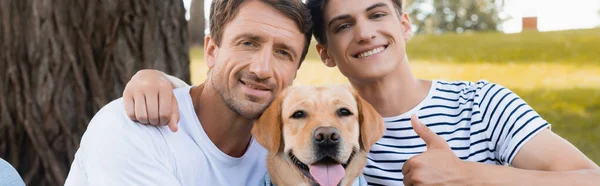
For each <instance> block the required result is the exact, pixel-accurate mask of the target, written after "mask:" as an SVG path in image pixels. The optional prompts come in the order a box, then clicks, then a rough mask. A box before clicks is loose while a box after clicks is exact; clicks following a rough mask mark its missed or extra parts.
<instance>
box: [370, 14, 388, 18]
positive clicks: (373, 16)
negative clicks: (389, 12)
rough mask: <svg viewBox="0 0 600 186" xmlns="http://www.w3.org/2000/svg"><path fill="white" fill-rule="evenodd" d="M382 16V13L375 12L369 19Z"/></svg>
mask: <svg viewBox="0 0 600 186" xmlns="http://www.w3.org/2000/svg"><path fill="white" fill-rule="evenodd" d="M383 16H386V15H385V14H384V13H377V14H373V15H372V16H371V19H377V18H381V17H383Z"/></svg>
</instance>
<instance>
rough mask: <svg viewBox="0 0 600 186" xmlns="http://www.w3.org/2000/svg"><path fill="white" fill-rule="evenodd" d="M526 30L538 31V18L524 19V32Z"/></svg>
mask: <svg viewBox="0 0 600 186" xmlns="http://www.w3.org/2000/svg"><path fill="white" fill-rule="evenodd" d="M525 30H533V31H537V30H538V28H537V17H523V31H525Z"/></svg>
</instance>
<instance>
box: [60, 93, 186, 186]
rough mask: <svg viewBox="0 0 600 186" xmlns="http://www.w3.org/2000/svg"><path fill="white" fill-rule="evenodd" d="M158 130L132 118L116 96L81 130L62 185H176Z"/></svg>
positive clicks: (165, 147)
mask: <svg viewBox="0 0 600 186" xmlns="http://www.w3.org/2000/svg"><path fill="white" fill-rule="evenodd" d="M160 130H166V129H165V128H156V127H153V126H146V125H140V124H137V123H134V122H132V121H131V120H130V119H129V118H128V117H127V116H126V115H125V113H124V109H123V103H122V102H121V100H116V101H113V102H111V103H109V104H108V105H106V106H105V107H104V108H102V109H101V110H100V111H99V112H98V113H97V114H96V116H94V118H93V119H92V120H91V122H90V124H89V125H88V129H87V130H86V132H85V133H84V135H83V137H82V140H81V144H80V147H79V149H78V150H77V153H76V154H75V159H74V161H73V163H72V165H71V170H70V172H69V176H68V178H67V180H66V183H65V185H157V186H158V185H180V183H179V181H178V179H177V178H176V176H175V174H174V167H173V166H172V162H170V161H171V160H172V158H170V155H169V154H168V152H169V149H168V148H167V145H166V142H165V140H164V139H163V137H162V135H161V133H160V132H161V131H160Z"/></svg>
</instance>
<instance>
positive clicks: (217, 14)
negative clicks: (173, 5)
mask: <svg viewBox="0 0 600 186" xmlns="http://www.w3.org/2000/svg"><path fill="white" fill-rule="evenodd" d="M244 1H245V0H213V1H212V4H211V6H210V18H209V19H210V35H211V36H212V38H213V39H214V40H215V43H216V44H217V46H219V45H220V44H221V39H222V38H223V30H224V28H225V25H226V24H227V23H228V22H229V21H231V20H233V19H234V18H235V16H236V15H237V13H238V12H239V11H238V10H239V6H240V4H242V3H243V2H244ZM260 1H261V2H263V3H265V4H268V5H269V6H271V7H273V8H275V9H276V10H278V11H279V12H281V13H283V14H285V15H286V16H287V17H288V18H290V19H292V20H294V22H295V23H296V25H297V26H298V29H300V31H301V32H302V33H304V37H305V38H304V40H305V42H304V50H303V51H302V56H301V57H300V64H302V61H304V58H305V57H306V53H307V52H308V47H309V45H310V40H311V38H312V26H313V24H312V20H311V17H310V12H309V11H308V9H307V8H306V5H305V4H304V3H302V1H301V0H260ZM258 11H260V10H258Z"/></svg>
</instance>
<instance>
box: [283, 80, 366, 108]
mask: <svg viewBox="0 0 600 186" xmlns="http://www.w3.org/2000/svg"><path fill="white" fill-rule="evenodd" d="M328 105H344V106H347V107H350V108H349V109H352V110H357V109H358V106H357V102H356V99H354V95H353V94H352V93H351V92H350V91H349V90H348V89H346V88H345V87H342V86H338V85H330V86H318V87H312V86H294V87H290V90H289V92H288V94H287V96H286V97H285V99H284V100H283V103H282V110H283V111H289V110H290V109H293V108H295V107H298V106H317V107H326V106H328Z"/></svg>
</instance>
